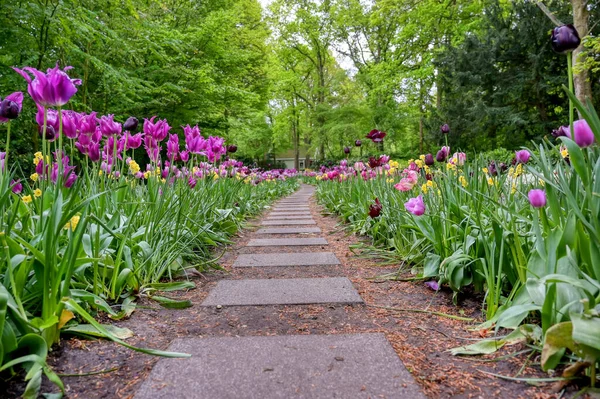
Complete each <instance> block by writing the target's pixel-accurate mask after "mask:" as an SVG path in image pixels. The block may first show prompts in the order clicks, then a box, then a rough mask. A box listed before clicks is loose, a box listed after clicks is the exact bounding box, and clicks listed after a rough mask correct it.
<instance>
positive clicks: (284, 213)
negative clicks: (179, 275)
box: [268, 211, 311, 216]
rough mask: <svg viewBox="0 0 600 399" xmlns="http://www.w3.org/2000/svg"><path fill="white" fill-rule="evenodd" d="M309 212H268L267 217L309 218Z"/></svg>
mask: <svg viewBox="0 0 600 399" xmlns="http://www.w3.org/2000/svg"><path fill="white" fill-rule="evenodd" d="M310 215H311V213H310V211H275V212H269V215H268V216H310Z"/></svg>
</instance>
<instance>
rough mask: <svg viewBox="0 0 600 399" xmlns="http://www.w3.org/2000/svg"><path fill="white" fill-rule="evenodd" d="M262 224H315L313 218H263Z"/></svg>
mask: <svg viewBox="0 0 600 399" xmlns="http://www.w3.org/2000/svg"><path fill="white" fill-rule="evenodd" d="M261 224H262V225H263V226H292V225H297V224H317V222H315V221H314V220H312V219H310V220H307V219H305V220H265V221H264V222H262V223H261Z"/></svg>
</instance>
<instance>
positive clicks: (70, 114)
mask: <svg viewBox="0 0 600 399" xmlns="http://www.w3.org/2000/svg"><path fill="white" fill-rule="evenodd" d="M80 120H81V115H79V114H78V113H77V112H74V111H62V131H63V134H64V135H65V137H67V138H69V139H76V138H77V134H78V130H79V129H78V127H79V125H80Z"/></svg>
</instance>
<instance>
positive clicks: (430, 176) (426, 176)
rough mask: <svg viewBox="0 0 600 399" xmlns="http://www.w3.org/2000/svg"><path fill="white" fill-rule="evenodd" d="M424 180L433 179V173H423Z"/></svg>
mask: <svg viewBox="0 0 600 399" xmlns="http://www.w3.org/2000/svg"><path fill="white" fill-rule="evenodd" d="M425 180H433V175H432V174H431V173H427V174H426V175H425Z"/></svg>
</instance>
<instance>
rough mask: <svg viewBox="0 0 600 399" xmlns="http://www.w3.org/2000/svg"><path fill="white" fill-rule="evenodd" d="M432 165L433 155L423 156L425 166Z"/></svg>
mask: <svg viewBox="0 0 600 399" xmlns="http://www.w3.org/2000/svg"><path fill="white" fill-rule="evenodd" d="M434 163H435V160H434V159H433V155H431V154H427V155H425V165H427V166H431V165H433V164H434Z"/></svg>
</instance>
